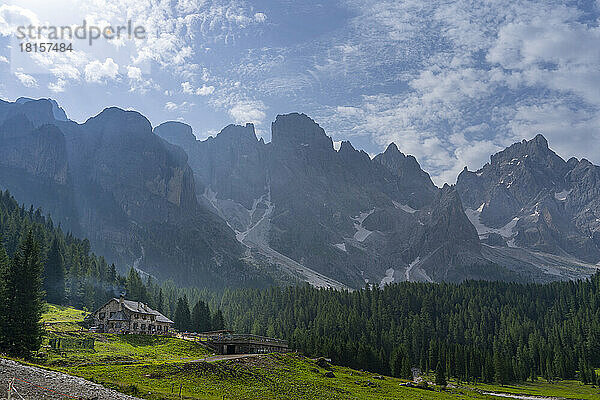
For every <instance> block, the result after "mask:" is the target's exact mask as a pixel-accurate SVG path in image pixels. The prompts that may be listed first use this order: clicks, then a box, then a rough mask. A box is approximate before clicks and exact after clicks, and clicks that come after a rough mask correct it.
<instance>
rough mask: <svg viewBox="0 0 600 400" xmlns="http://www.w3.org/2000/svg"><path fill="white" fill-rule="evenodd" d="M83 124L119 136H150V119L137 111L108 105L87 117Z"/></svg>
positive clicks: (92, 129)
mask: <svg viewBox="0 0 600 400" xmlns="http://www.w3.org/2000/svg"><path fill="white" fill-rule="evenodd" d="M84 126H86V128H88V129H90V130H91V131H94V132H101V133H103V134H105V135H108V136H111V137H114V136H118V137H121V138H125V137H130V138H134V137H138V138H140V139H141V138H143V137H149V136H152V125H151V124H150V121H148V119H147V118H146V117H144V116H143V115H142V114H140V113H139V112H137V111H126V110H123V109H121V108H118V107H109V108H106V109H104V110H103V111H102V112H101V113H100V114H98V115H96V116H95V117H92V118H90V119H88V120H87V121H86V122H85V123H84Z"/></svg>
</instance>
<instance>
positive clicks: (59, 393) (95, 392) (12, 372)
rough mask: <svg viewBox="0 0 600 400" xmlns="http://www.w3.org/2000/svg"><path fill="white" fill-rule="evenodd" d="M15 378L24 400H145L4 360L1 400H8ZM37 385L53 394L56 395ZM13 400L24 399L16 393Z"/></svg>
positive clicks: (0, 374) (0, 375) (1, 364)
mask: <svg viewBox="0 0 600 400" xmlns="http://www.w3.org/2000/svg"><path fill="white" fill-rule="evenodd" d="M12 378H16V379H15V381H14V387H15V389H16V390H17V391H18V393H19V394H20V395H21V396H22V398H23V399H26V400H41V399H44V400H45V399H51V400H54V399H56V400H65V399H78V400H141V399H139V398H137V397H132V396H127V395H125V394H122V393H119V392H117V391H114V390H111V389H107V388H105V387H104V386H102V385H99V384H97V383H93V382H90V381H87V380H85V379H83V378H78V377H75V376H71V375H67V374H63V373H60V372H54V371H48V370H45V369H42V368H36V367H30V366H27V365H23V364H19V363H17V362H15V361H12V360H7V359H4V358H0V400H4V399H6V398H7V390H8V384H9V382H10V380H11V379H12ZM19 379H21V380H19ZM23 381H27V382H29V383H25V382H23ZM32 384H33V385H32ZM34 385H37V386H41V387H44V388H47V389H50V390H53V391H54V392H52V391H49V390H44V389H41V388H39V387H37V386H34ZM12 398H13V399H15V400H20V397H19V396H18V395H15V394H14V393H13V396H12Z"/></svg>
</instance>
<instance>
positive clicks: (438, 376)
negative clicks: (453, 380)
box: [435, 361, 447, 386]
mask: <svg viewBox="0 0 600 400" xmlns="http://www.w3.org/2000/svg"><path fill="white" fill-rule="evenodd" d="M446 383H447V382H446V372H445V371H444V366H443V365H442V362H441V361H438V364H437V368H436V369H435V384H436V385H439V386H446Z"/></svg>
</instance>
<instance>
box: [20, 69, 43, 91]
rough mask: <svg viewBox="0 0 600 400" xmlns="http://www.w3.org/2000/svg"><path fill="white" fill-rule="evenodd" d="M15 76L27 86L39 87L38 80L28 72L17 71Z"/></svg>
mask: <svg viewBox="0 0 600 400" xmlns="http://www.w3.org/2000/svg"><path fill="white" fill-rule="evenodd" d="M15 76H16V77H17V79H18V80H19V81H20V82H21V84H22V85H23V86H25V87H30V88H31V87H38V82H37V80H36V79H35V78H34V77H33V76H31V75H28V74H24V73H22V72H19V71H17V72H15Z"/></svg>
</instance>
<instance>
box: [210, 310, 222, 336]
mask: <svg viewBox="0 0 600 400" xmlns="http://www.w3.org/2000/svg"><path fill="white" fill-rule="evenodd" d="M211 329H212V330H213V331H219V330H222V329H225V318H223V313H222V312H221V310H220V309H219V310H217V312H216V313H215V315H213V317H212V323H211Z"/></svg>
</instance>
